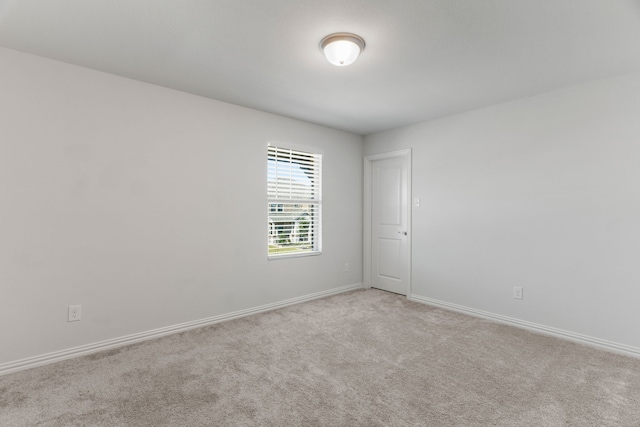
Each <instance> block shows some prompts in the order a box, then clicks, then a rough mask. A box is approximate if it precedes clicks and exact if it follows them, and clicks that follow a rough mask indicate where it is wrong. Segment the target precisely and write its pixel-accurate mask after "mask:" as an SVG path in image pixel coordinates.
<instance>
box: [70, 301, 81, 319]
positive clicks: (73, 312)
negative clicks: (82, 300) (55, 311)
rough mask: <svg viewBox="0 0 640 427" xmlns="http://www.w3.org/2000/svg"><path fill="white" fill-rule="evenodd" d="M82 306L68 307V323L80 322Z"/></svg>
mask: <svg viewBox="0 0 640 427" xmlns="http://www.w3.org/2000/svg"><path fill="white" fill-rule="evenodd" d="M81 309H82V306H79V305H70V306H69V322H77V321H78V320H80V315H81V314H82V311H81Z"/></svg>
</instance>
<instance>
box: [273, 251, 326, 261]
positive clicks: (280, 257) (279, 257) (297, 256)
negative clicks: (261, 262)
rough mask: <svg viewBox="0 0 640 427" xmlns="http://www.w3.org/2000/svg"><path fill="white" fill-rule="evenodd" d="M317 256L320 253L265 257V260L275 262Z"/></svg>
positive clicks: (320, 253)
mask: <svg viewBox="0 0 640 427" xmlns="http://www.w3.org/2000/svg"><path fill="white" fill-rule="evenodd" d="M317 255H322V252H303V253H301V254H282V255H267V260H269V261H275V260H277V259H289V258H302V257H307V256H317Z"/></svg>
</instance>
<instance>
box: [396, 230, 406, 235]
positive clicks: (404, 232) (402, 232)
mask: <svg viewBox="0 0 640 427" xmlns="http://www.w3.org/2000/svg"><path fill="white" fill-rule="evenodd" d="M398 234H404V235H405V236H406V235H407V232H406V231H398Z"/></svg>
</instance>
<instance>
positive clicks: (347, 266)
mask: <svg viewBox="0 0 640 427" xmlns="http://www.w3.org/2000/svg"><path fill="white" fill-rule="evenodd" d="M344 271H351V266H350V265H349V263H348V262H345V263H344Z"/></svg>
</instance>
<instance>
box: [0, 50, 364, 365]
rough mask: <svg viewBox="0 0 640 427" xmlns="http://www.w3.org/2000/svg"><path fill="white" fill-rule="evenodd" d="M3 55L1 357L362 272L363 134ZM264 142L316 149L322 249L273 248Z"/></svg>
mask: <svg viewBox="0 0 640 427" xmlns="http://www.w3.org/2000/svg"><path fill="white" fill-rule="evenodd" d="M0 64H1V66H0V342H1V344H0V364H2V363H6V362H10V361H15V360H20V359H23V358H28V357H33V356H37V355H41V354H45V353H49V352H55V351H60V350H64V349H69V348H73V347H76V346H82V345H86V344H89V343H95V342H100V341H103V340H109V339H113V338H117V337H122V336H127V335H130V334H135V333H139V332H144V331H149V330H154V329H156V328H163V327H166V326H170V325H177V324H182V323H184V322H189V321H193V320H198V319H203V318H208V317H211V316H216V315H220V314H224V313H230V312H236V311H238V310H243V309H247V308H252V307H258V306H262V305H265V304H271V303H274V302H278V301H283V300H287V299H291V298H296V297H300V296H304V295H309V294H313V293H317V292H322V291H325V290H330V289H334V288H339V287H342V286H346V285H350V284H357V283H359V282H361V281H362V277H361V270H362V137H361V136H358V135H353V134H349V133H345V132H340V131H336V130H332V129H328V128H324V127H321V126H317V125H312V124H308V123H304V122H300V121H296V120H292V119H288V118H284V117H280V116H276V115H272V114H267V113H263V112H259V111H255V110H251V109H247V108H242V107H238V106H234V105H229V104H225V103H221V102H217V101H213V100H210V99H205V98H200V97H197V96H193V95H189V94H185V93H181V92H177V91H172V90H168V89H165V88H161V87H157V86H153V85H149V84H144V83H140V82H137V81H133V80H128V79H124V78H121V77H117V76H113V75H109V74H105V73H100V72H96V71H92V70H88V69H84V68H80V67H76V66H72V65H68V64H64V63H61V62H55V61H51V60H48V59H45V58H40V57H36V56H31V55H26V54H23V53H19V52H16V51H12V50H7V49H3V48H0ZM212 84H215V83H214V82H212ZM269 141H278V142H282V143H288V144H297V145H304V146H307V147H313V148H317V149H318V150H320V151H321V152H322V153H323V165H324V176H323V196H324V197H323V215H324V217H323V254H322V255H320V256H312V257H305V258H295V259H283V260H276V261H268V260H267V253H266V251H267V248H266V244H267V236H266V233H267V222H266V221H267V210H266V167H267V162H266V147H267V143H268V142H269ZM345 262H349V263H350V265H351V269H350V271H349V272H345V271H344V263H345ZM75 304H81V305H82V320H81V321H79V322H73V323H68V322H67V306H69V305H75Z"/></svg>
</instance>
